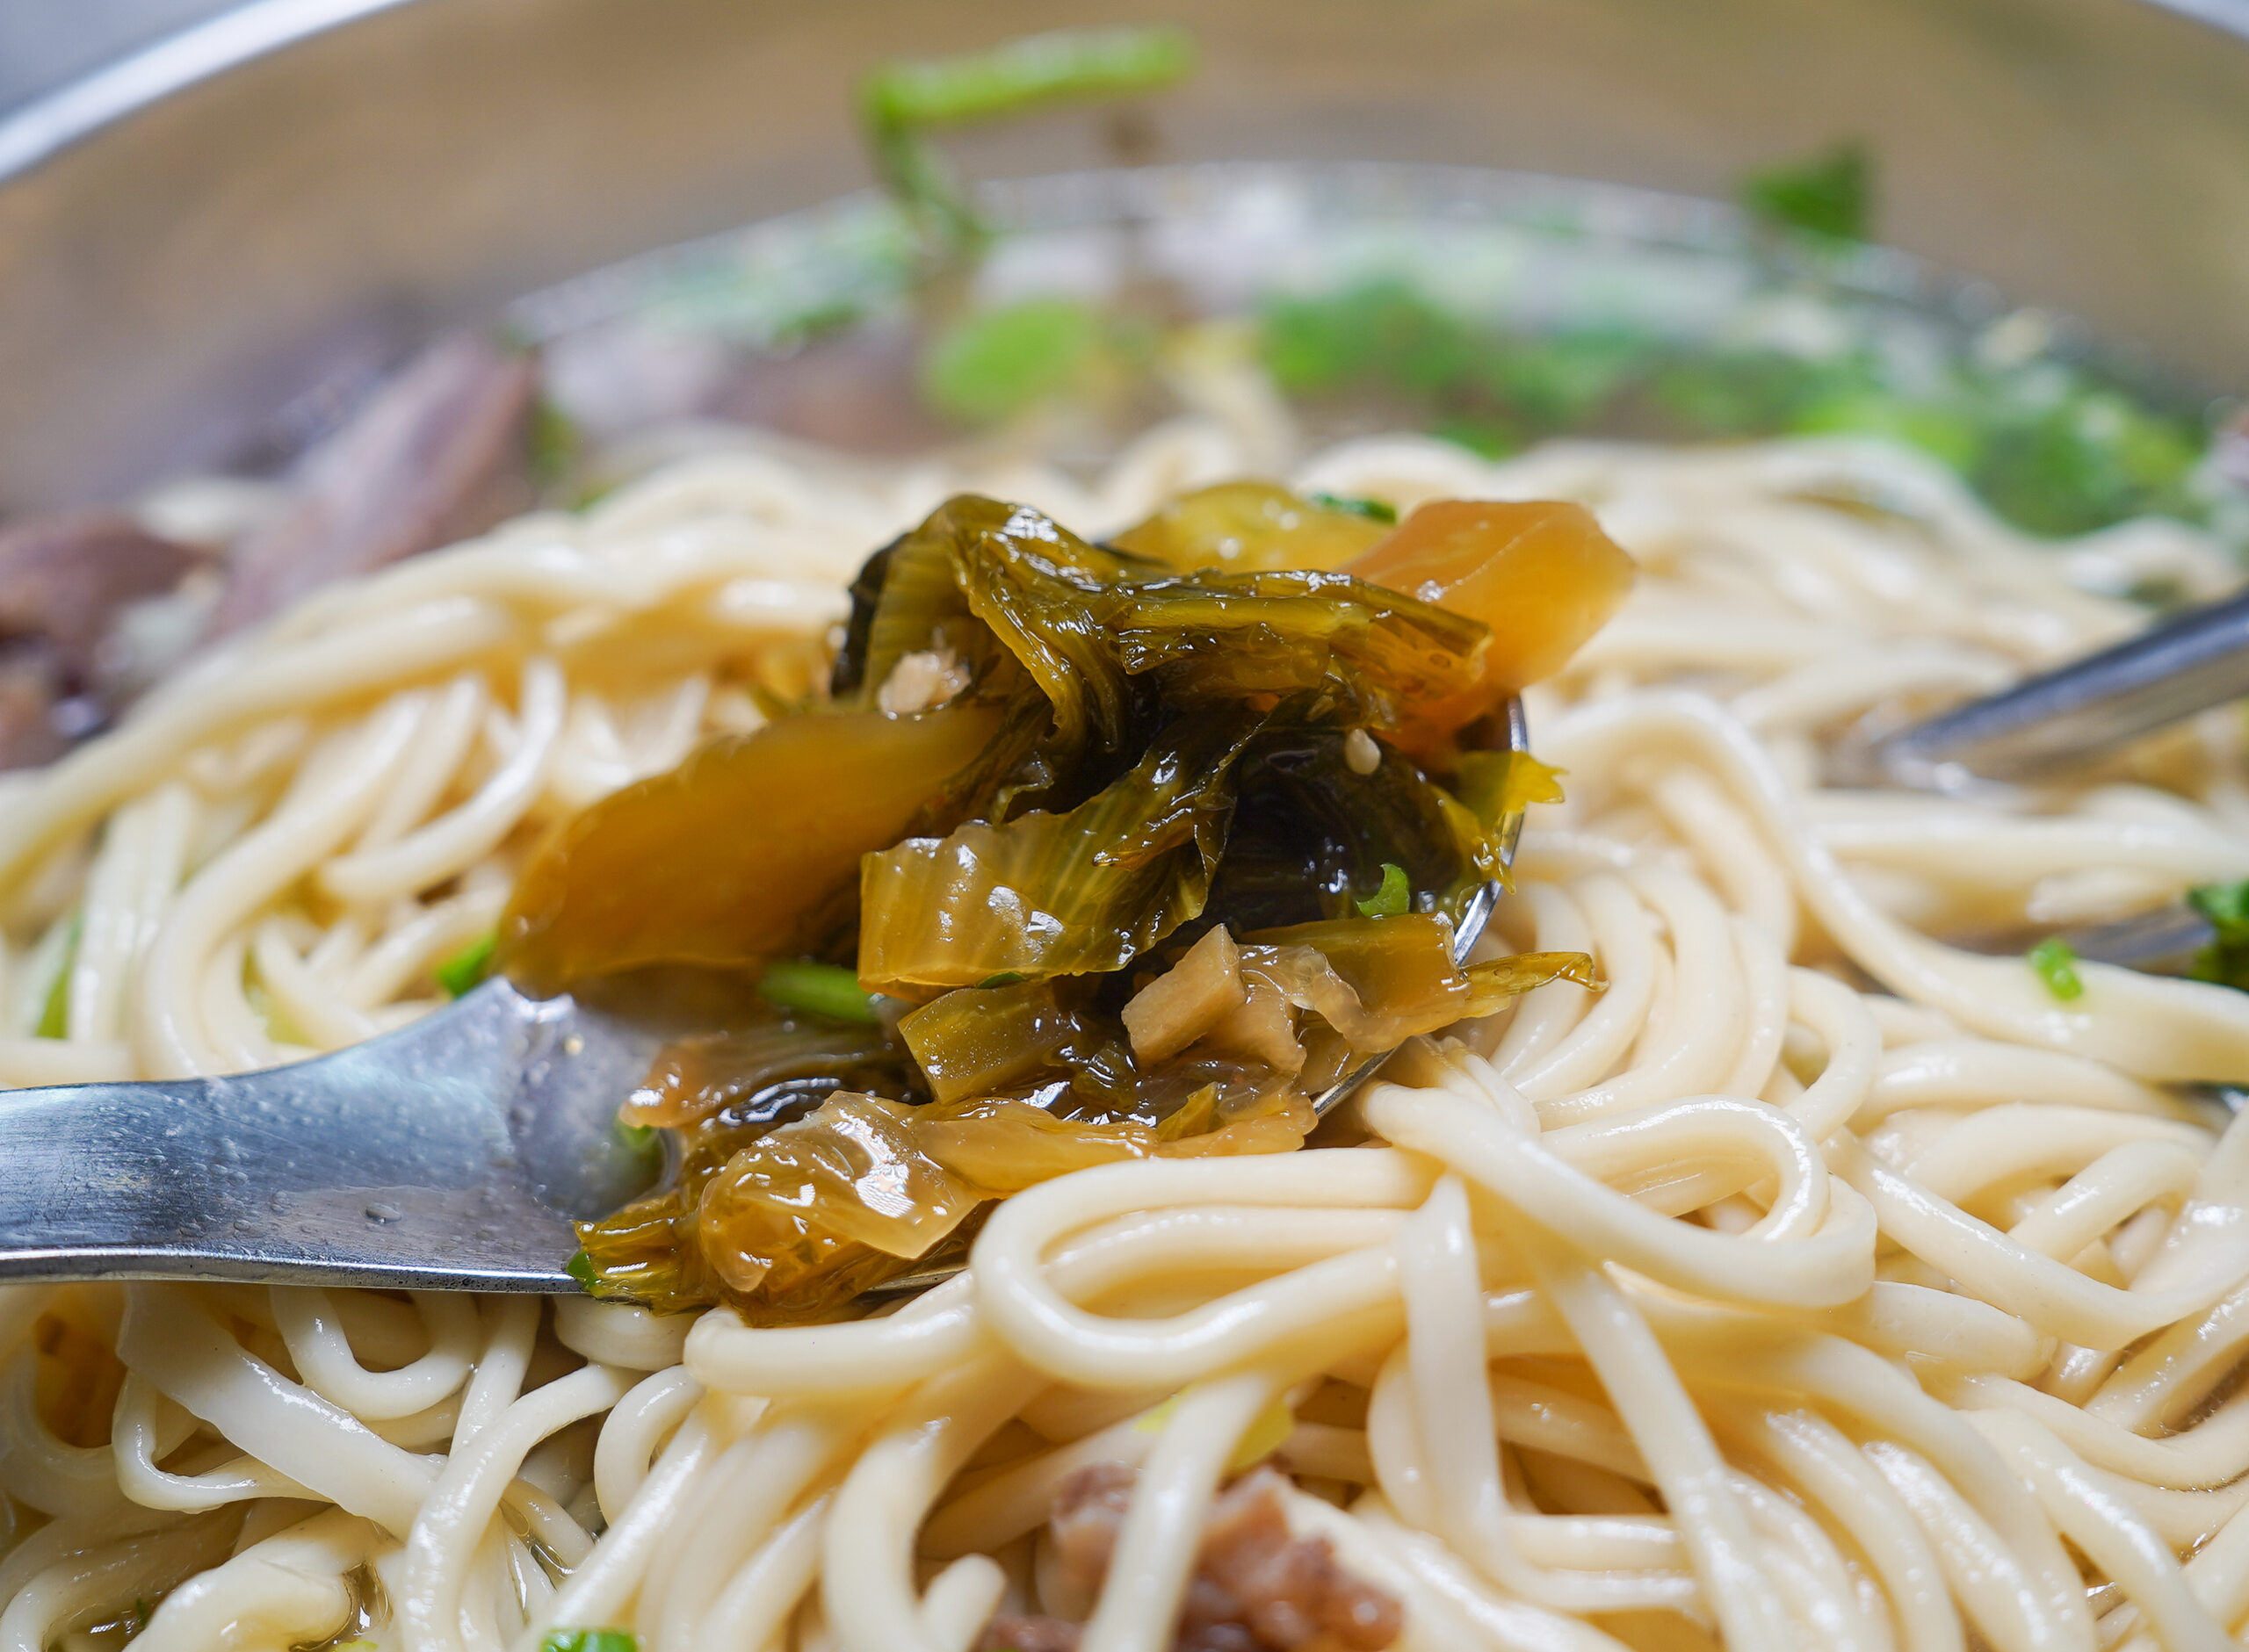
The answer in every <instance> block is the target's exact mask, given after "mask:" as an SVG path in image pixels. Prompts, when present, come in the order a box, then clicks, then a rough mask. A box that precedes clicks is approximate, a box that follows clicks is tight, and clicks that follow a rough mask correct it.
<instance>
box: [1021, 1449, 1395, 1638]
mask: <svg viewBox="0 0 2249 1652" xmlns="http://www.w3.org/2000/svg"><path fill="white" fill-rule="evenodd" d="M1138 1480H1139V1474H1138V1472H1137V1471H1136V1470H1134V1469H1132V1468H1128V1467H1126V1466H1125V1464H1123V1463H1114V1462H1100V1463H1092V1464H1088V1466H1087V1467H1085V1468H1081V1469H1079V1470H1078V1471H1077V1473H1075V1474H1074V1475H1071V1476H1070V1477H1069V1478H1068V1479H1067V1480H1065V1481H1064V1482H1062V1484H1061V1486H1060V1488H1059V1490H1057V1491H1056V1493H1055V1497H1054V1513H1053V1517H1052V1521H1051V1522H1050V1524H1049V1526H1048V1531H1049V1533H1050V1537H1051V1540H1052V1543H1053V1545H1054V1551H1055V1558H1056V1560H1057V1561H1058V1562H1059V1564H1060V1567H1061V1569H1062V1571H1063V1574H1064V1576H1067V1578H1068V1579H1069V1581H1070V1582H1071V1583H1072V1584H1073V1585H1074V1587H1076V1588H1079V1589H1081V1590H1083V1591H1086V1592H1087V1593H1088V1595H1091V1594H1093V1593H1095V1592H1096V1591H1098V1590H1099V1589H1100V1587H1101V1583H1102V1579H1103V1577H1104V1576H1106V1575H1107V1574H1108V1571H1109V1561H1110V1555H1111V1554H1112V1553H1113V1552H1114V1550H1115V1548H1116V1547H1117V1533H1119V1532H1121V1531H1122V1530H1123V1529H1124V1525H1125V1514H1126V1512H1127V1511H1129V1510H1130V1508H1131V1506H1132V1490H1133V1486H1134V1484H1135V1482H1137V1481H1138ZM1286 1483H1287V1482H1285V1481H1284V1479H1283V1478H1282V1477H1281V1475H1279V1474H1277V1473H1276V1472H1275V1471H1274V1470H1272V1469H1270V1468H1260V1469H1258V1470H1257V1471H1256V1472H1255V1473H1254V1474H1250V1475H1245V1476H1244V1477H1243V1478H1241V1479H1240V1480H1237V1481H1236V1482H1234V1483H1233V1485H1232V1486H1230V1487H1228V1488H1227V1489H1226V1490H1225V1491H1224V1492H1222V1493H1220V1494H1219V1498H1218V1500H1217V1501H1216V1502H1215V1503H1213V1504H1211V1511H1210V1514H1209V1515H1208V1516H1207V1517H1206V1518H1205V1519H1204V1526H1203V1547H1202V1550H1201V1553H1200V1554H1199V1555H1198V1556H1197V1564H1196V1569H1195V1576H1194V1577H1193V1579H1192V1580H1191V1581H1190V1583H1189V1584H1188V1589H1187V1598H1186V1599H1185V1601H1184V1602H1182V1606H1181V1611H1180V1618H1179V1630H1178V1634H1177V1636H1176V1638H1175V1641H1174V1642H1173V1652H1380V1648H1384V1647H1386V1646H1388V1645H1390V1643H1391V1642H1392V1641H1395V1640H1396V1639H1397V1638H1398V1635H1399V1631H1400V1630H1401V1629H1402V1628H1403V1627H1405V1612H1404V1608H1403V1607H1402V1606H1400V1605H1399V1602H1398V1601H1397V1599H1396V1598H1394V1597H1392V1596H1391V1595H1389V1594H1387V1593H1385V1592H1384V1591H1382V1590H1379V1589H1377V1588H1375V1587H1374V1586H1373V1585H1372V1584H1370V1583H1364V1582H1363V1581H1361V1580H1360V1579H1358V1578H1356V1577H1354V1576H1351V1574H1350V1573H1349V1572H1347V1571H1345V1570H1344V1569H1343V1568H1342V1567H1341V1566H1340V1565H1339V1564H1337V1562H1336V1560H1335V1552H1334V1549H1333V1548H1332V1547H1329V1545H1328V1542H1327V1539H1326V1538H1323V1537H1313V1538H1299V1537H1295V1536H1292V1535H1291V1533H1290V1531H1289V1524H1288V1515H1287V1511H1286V1510H1285V1509H1284V1506H1283V1504H1282V1501H1281V1490H1282V1489H1283V1487H1284V1485H1285V1484H1286ZM1080 1634H1081V1626H1079V1625H1077V1624H1074V1623H1071V1622H1069V1621H1067V1620H1064V1619H1060V1618H1048V1617H1041V1616H1037V1615H1030V1614H1023V1613H1015V1612H1002V1614H1000V1616H998V1617H996V1618H994V1620H992V1623H991V1626H990V1627H988V1628H987V1630H986V1631H985V1634H984V1640H983V1642H982V1647H983V1648H984V1652H1077V1647H1078V1642H1079V1636H1080Z"/></svg>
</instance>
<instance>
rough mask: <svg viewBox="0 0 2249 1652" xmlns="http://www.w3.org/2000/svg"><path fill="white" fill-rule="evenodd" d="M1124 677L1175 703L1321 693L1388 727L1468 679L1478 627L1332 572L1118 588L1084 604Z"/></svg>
mask: <svg viewBox="0 0 2249 1652" xmlns="http://www.w3.org/2000/svg"><path fill="white" fill-rule="evenodd" d="M1095 613H1096V616H1097V617H1098V619H1099V621H1100V623H1101V624H1102V626H1103V630H1104V631H1106V632H1109V633H1111V634H1112V636H1113V646H1114V647H1115V649H1116V652H1117V658H1118V660H1119V661H1120V662H1121V663H1122V665H1123V667H1124V668H1125V671H1126V672H1128V673H1130V674H1132V675H1133V676H1135V677H1138V676H1141V675H1147V676H1150V677H1152V678H1153V681H1154V682H1155V684H1156V686H1157V688H1158V689H1159V690H1160V691H1161V693H1162V694H1163V696H1165V698H1166V699H1167V700H1168V701H1169V702H1171V703H1175V704H1193V703H1201V702H1204V701H1209V700H1238V699H1241V698H1244V697H1247V696H1262V695H1275V696H1284V695H1289V694H1293V693H1296V692H1298V691H1302V690H1312V689H1321V690H1324V691H1325V692H1324V695H1323V698H1324V699H1325V700H1326V701H1327V702H1328V703H1330V704H1331V705H1333V706H1334V707H1337V708H1346V707H1347V708H1349V711H1348V715H1349V717H1350V718H1352V719H1354V720H1356V721H1359V722H1371V723H1373V724H1375V725H1377V726H1379V727H1385V728H1386V727H1389V726H1391V725H1394V724H1396V723H1398V722H1399V721H1400V720H1401V718H1402V717H1403V716H1404V715H1405V714H1406V712H1407V711H1408V709H1410V708H1418V707H1421V706H1424V705H1431V704H1435V703H1441V702H1443V701H1445V700H1447V699H1450V698H1452V697H1455V696H1458V695H1460V694H1463V693H1464V692H1466V691H1468V690H1469V689H1472V688H1473V687H1474V685H1475V684H1476V683H1477V682H1479V677H1480V673H1481V671H1482V654H1483V650H1484V648H1485V646H1486V644H1485V631H1484V627H1483V625H1482V624H1481V623H1480V622H1479V621H1476V620H1474V619H1471V618H1469V617H1465V616H1462V615H1457V614H1453V613H1450V612H1449V611H1447V610H1443V609H1441V608H1438V607H1435V606H1434V605H1432V604H1430V603H1428V602H1421V601H1419V600H1418V599H1416V598H1414V597H1412V596H1409V595H1405V594H1403V593H1400V592H1398V591H1394V590H1392V589H1389V588H1385V587H1384V586H1381V585H1378V584H1374V583H1371V582H1370V581H1364V580H1358V579H1354V578H1352V577H1351V576H1350V575H1349V574H1320V573H1305V572H1300V571H1287V570H1284V571H1280V572H1275V573H1263V574H1194V575H1191V576H1189V577H1187V578H1183V579H1168V580H1155V581H1145V582H1139V583H1134V584H1129V585H1119V586H1117V587H1115V588H1112V589H1111V590H1110V591H1109V592H1107V593H1105V594H1104V595H1103V597H1102V598H1101V599H1099V600H1098V601H1097V602H1096V607H1095Z"/></svg>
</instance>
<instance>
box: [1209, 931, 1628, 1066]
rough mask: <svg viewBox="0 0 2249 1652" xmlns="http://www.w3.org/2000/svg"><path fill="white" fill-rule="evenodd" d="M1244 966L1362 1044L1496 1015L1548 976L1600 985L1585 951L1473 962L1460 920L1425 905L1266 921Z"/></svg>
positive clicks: (1250, 940) (1378, 1044)
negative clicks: (1382, 914)
mask: <svg viewBox="0 0 2249 1652" xmlns="http://www.w3.org/2000/svg"><path fill="white" fill-rule="evenodd" d="M1241 967H1242V972H1243V974H1244V975H1245V976H1247V977H1252V978H1255V979H1260V980H1263V981H1265V982H1267V983H1269V984H1270V985H1272V986H1274V987H1275V988H1276V989H1278V990H1279V992H1281V993H1282V994H1283V996H1284V997H1285V998H1286V999H1288V1000H1289V1002H1291V1003H1292V1004H1295V1005H1297V1006H1299V1007H1301V1008H1305V1009H1308V1010H1311V1011H1312V1012H1313V1014H1317V1015H1318V1016H1319V1017H1320V1020H1321V1021H1325V1022H1326V1023H1327V1026H1328V1027H1329V1028H1332V1029H1333V1030H1334V1031H1335V1032H1336V1033H1338V1034H1340V1035H1341V1036H1342V1037H1343V1038H1344V1040H1345V1041H1346V1042H1349V1045H1350V1047H1351V1048H1352V1049H1353V1050H1357V1051H1360V1052H1362V1053H1371V1052H1373V1051H1376V1050H1392V1049H1395V1048H1396V1047H1397V1046H1398V1045H1399V1044H1401V1043H1403V1042H1405V1041H1406V1040H1407V1039H1408V1038H1411V1037H1413V1036H1414V1035H1416V1034H1418V1033H1428V1032H1435V1030H1436V1029H1437V1028H1441V1027H1447V1026H1450V1025H1451V1023H1453V1022H1454V1021H1460V1020H1462V1019H1464V1018H1465V1017H1468V1016H1472V1015H1488V1014H1492V1013H1493V1011H1494V1010H1497V1009H1498V1008H1499V1007H1500V1006H1501V1005H1503V1004H1505V1003H1506V1002H1507V1000H1508V999H1510V998H1512V997H1514V996H1515V995H1516V994H1517V993H1520V992H1529V991H1530V990H1531V989H1532V988H1533V987H1537V986H1544V985H1545V984H1546V983H1547V982H1549V981H1554V980H1572V981H1575V982H1577V983H1578V984H1579V985H1582V986H1588V987H1589V986H1593V985H1596V977H1595V975H1594V973H1593V961H1592V960H1591V959H1590V958H1588V957H1587V956H1586V955H1585V954H1584V953H1582V952H1531V953H1521V954H1518V955H1516V956H1514V957H1511V958H1501V959H1496V960H1493V963H1481V964H1471V965H1469V966H1467V967H1466V968H1465V969H1464V968H1462V967H1461V966H1460V965H1458V964H1457V963H1454V961H1453V956H1452V926H1451V925H1450V923H1448V922H1446V921H1445V920H1443V918H1440V917H1437V916H1435V915H1433V914H1430V913H1406V914H1403V915H1401V916H1399V917H1393V918H1351V919H1344V920H1341V921H1337V922H1332V923H1316V924H1299V925H1297V926H1294V927H1291V928H1286V929H1272V930H1267V931H1265V932H1263V933H1262V934H1254V935H1250V936H1247V938H1246V939H1245V941H1244V943H1243V946H1242V949H1241Z"/></svg>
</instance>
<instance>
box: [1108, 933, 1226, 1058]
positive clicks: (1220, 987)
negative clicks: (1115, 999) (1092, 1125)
mask: <svg viewBox="0 0 2249 1652" xmlns="http://www.w3.org/2000/svg"><path fill="white" fill-rule="evenodd" d="M1248 1002H1249V991H1248V989H1247V987H1245V986H1243V985H1242V984H1241V953H1240V950H1239V949H1237V948H1236V947H1235V946H1234V943H1233V936H1232V935H1230V934H1227V933H1226V926H1225V925H1223V924H1219V925H1216V926H1214V927H1212V928H1211V932H1210V933H1209V934H1206V935H1204V937H1203V938H1202V939H1201V940H1200V941H1197V942H1196V943H1195V944H1194V945H1193V946H1192V947H1190V948H1189V949H1187V956H1185V957H1183V958H1182V959H1181V960H1180V961H1179V962H1178V963H1175V964H1174V965H1172V966H1171V968H1170V969H1169V970H1166V971H1165V972H1164V973H1163V974H1162V975H1161V976H1158V977H1156V978H1155V979H1154V980H1153V981H1151V982H1150V983H1149V984H1148V985H1146V986H1144V987H1142V988H1141V989H1140V990H1139V992H1136V993H1134V994H1133V995H1132V1002H1131V1003H1129V1004H1127V1005H1126V1006H1125V1010H1124V1014H1123V1016H1122V1017H1121V1019H1122V1020H1123V1021H1124V1023H1125V1032H1126V1033H1127V1034H1128V1035H1130V1036H1131V1037H1132V1053H1133V1055H1134V1056H1136V1057H1139V1059H1140V1060H1142V1061H1161V1060H1163V1059H1165V1058H1166V1057H1170V1056H1175V1055H1177V1054H1178V1053H1179V1052H1180V1051H1181V1050H1184V1049H1186V1048H1187V1046H1188V1045H1190V1044H1191V1043H1193V1042H1195V1041H1196V1040H1197V1039H1198V1038H1200V1037H1201V1036H1203V1035H1204V1034H1205V1033H1207V1032H1209V1031H1210V1030H1211V1028H1214V1027H1216V1026H1217V1025H1218V1024H1219V1022H1220V1021H1224V1020H1225V1019H1226V1017H1227V1016H1229V1015H1231V1014H1233V1012H1234V1011H1236V1010H1238V1009H1240V1008H1242V1007H1243V1006H1245V1005H1247V1003H1248Z"/></svg>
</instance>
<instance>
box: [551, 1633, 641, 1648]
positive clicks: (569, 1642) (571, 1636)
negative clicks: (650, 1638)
mask: <svg viewBox="0 0 2249 1652" xmlns="http://www.w3.org/2000/svg"><path fill="white" fill-rule="evenodd" d="M539 1652H640V1637H638V1636H637V1635H635V1634H633V1631H631V1630H630V1629H549V1630H548V1631H547V1632H546V1639H545V1640H543V1641H540V1642H539Z"/></svg>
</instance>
